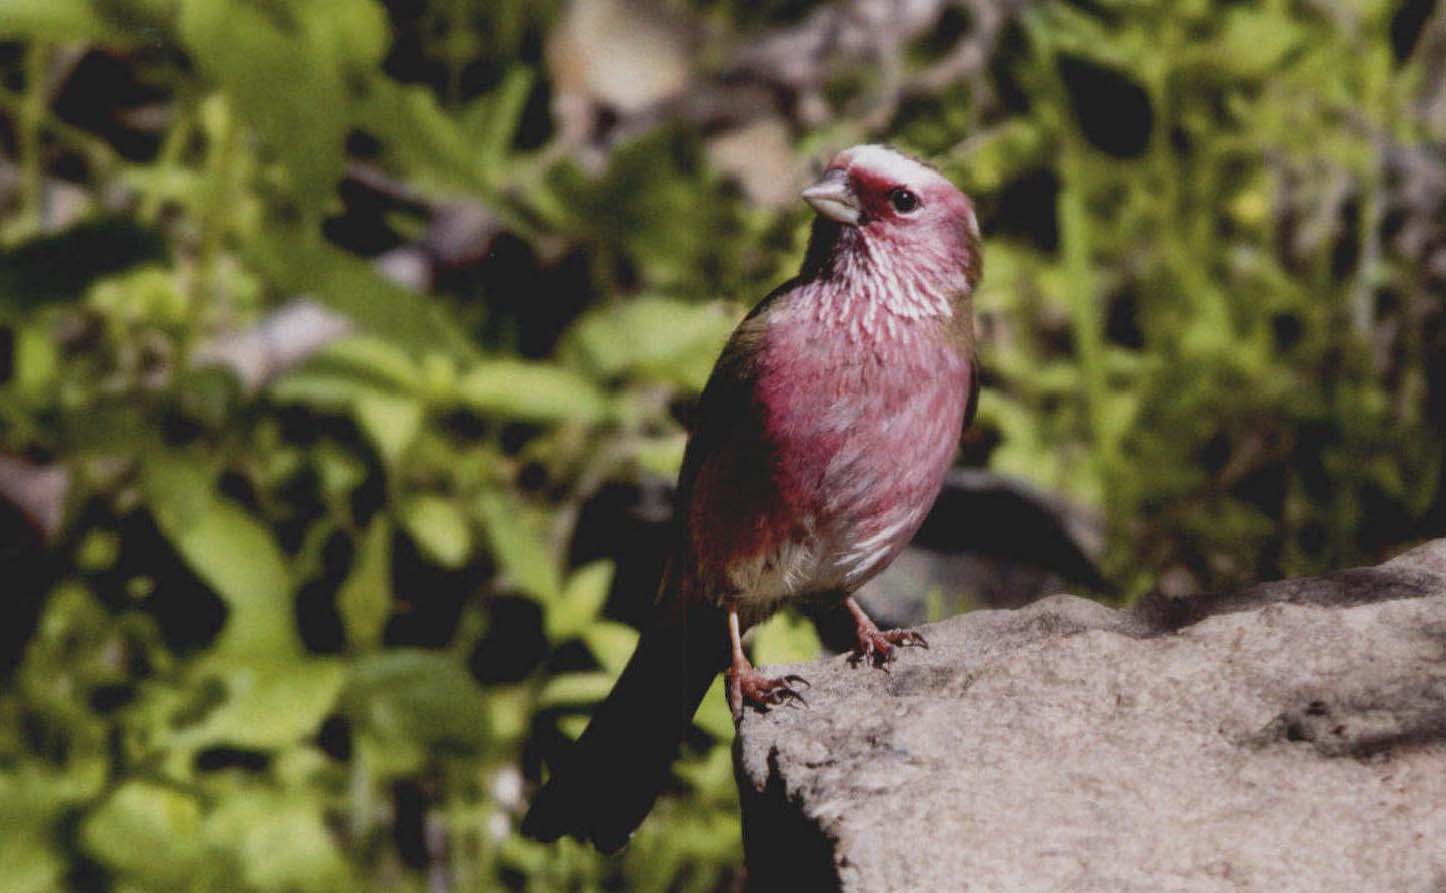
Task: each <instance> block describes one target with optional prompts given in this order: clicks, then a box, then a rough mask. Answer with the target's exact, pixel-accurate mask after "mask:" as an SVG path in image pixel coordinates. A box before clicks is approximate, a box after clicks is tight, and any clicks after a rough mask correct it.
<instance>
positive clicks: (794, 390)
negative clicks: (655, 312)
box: [523, 145, 981, 851]
mask: <svg viewBox="0 0 1446 893" xmlns="http://www.w3.org/2000/svg"><path fill="white" fill-rule="evenodd" d="M803 199H804V200H805V201H807V202H808V203H809V204H810V205H812V206H813V208H814V210H815V211H816V212H817V214H818V216H817V218H816V220H815V221H814V225H813V232H812V235H811V237H810V240H809V245H808V249H807V252H806V254H805V256H804V261H803V266H802V269H801V270H800V271H799V274H798V276H797V277H795V278H794V279H792V280H791V281H789V282H787V283H786V284H784V285H783V286H781V287H779V288H778V289H777V290H775V291H774V292H773V293H772V294H770V295H769V296H768V297H767V298H765V299H764V300H763V302H762V303H760V304H759V305H758V306H757V307H756V308H754V310H753V312H752V313H750V314H749V315H748V317H747V318H746V319H745V320H744V321H743V322H742V323H740V324H739V326H738V328H737V329H736V330H735V331H734V333H733V336H732V338H731V339H730V340H729V342H728V344H727V346H726V347H725V348H724V349H723V353H722V355H721V356H720V357H719V358H718V362H717V365H716V366H715V367H714V369H713V374H712V376H711V378H710V379H709V381H708V384H707V386H706V387H705V388H704V390H703V395H702V397H701V399H700V401H699V405H698V410H697V412H696V414H695V420H696V421H695V424H694V429H693V431H692V436H691V437H690V439H689V441H688V447H687V451H686V453H685V456H684V459H683V470H682V474H681V476H680V478H679V483H678V510H677V522H678V523H676V524H675V531H676V532H675V534H674V542H673V543H671V545H670V550H669V554H670V556H671V557H670V559H669V563H668V567H667V569H666V570H665V572H664V575H663V580H662V584H661V586H660V589H659V596H658V604H657V608H656V611H655V614H656V616H655V619H654V622H653V625H652V626H651V627H650V628H649V629H647V630H645V631H644V633H643V636H642V638H641V639H640V640H639V643H638V646H637V650H636V651H635V652H634V653H633V656H632V658H631V660H630V661H629V662H628V665H627V667H626V668H625V669H624V670H623V673H622V676H621V677H620V678H619V679H618V682H617V684H616V685H615V686H614V687H613V690H612V692H611V693H610V694H609V695H608V697H607V699H606V700H605V701H604V702H603V703H602V704H601V705H600V706H599V707H598V709H597V711H596V712H595V713H594V715H593V718H592V721H591V723H590V724H589V725H588V727H587V730H586V731H585V732H584V733H583V735H582V737H581V738H580V739H579V740H578V744H577V748H576V750H575V751H574V754H573V757H572V759H571V760H570V762H569V763H568V764H567V765H565V766H563V767H562V768H561V771H559V772H557V773H555V774H554V776H553V778H552V780H551V781H550V782H549V783H548V784H547V785H545V786H544V787H543V788H542V789H541V790H540V791H539V792H538V793H537V795H536V796H535V797H534V798H533V804H532V809H531V810H530V812H529V813H528V815H527V818H526V819H525V820H524V822H523V831H524V833H526V834H528V835H530V836H532V837H536V838H538V839H541V840H555V839H556V838H558V837H560V836H561V835H563V834H572V835H574V836H576V837H578V838H580V839H585V840H591V841H593V842H594V843H595V844H596V845H597V846H598V847H599V848H600V849H603V850H605V851H612V850H615V849H617V848H618V847H620V846H622V844H623V843H625V842H626V841H627V838H628V836H629V835H630V834H631V833H632V831H633V830H634V829H635V828H636V827H637V826H638V825H639V824H640V823H641V822H642V820H643V818H644V817H645V816H646V815H647V813H648V811H649V810H650V809H651V808H652V804H653V802H654V801H655V800H656V799H657V796H658V792H659V791H660V790H661V789H662V786H663V785H664V784H665V783H666V781H667V779H668V776H669V772H670V767H671V764H672V761H673V759H674V757H675V756H676V751H677V748H678V745H679V742H680V741H681V739H682V738H683V736H684V735H685V734H686V733H687V730H688V727H689V725H690V723H691V721H692V717H693V714H694V713H695V712H696V711H697V708H698V705H699V703H700V702H701V701H702V699H703V695H704V693H705V692H706V691H707V689H708V687H709V686H710V685H711V684H712V681H713V679H714V677H716V676H717V674H718V672H719V671H720V670H723V671H725V672H726V674H727V677H726V678H727V683H728V685H727V690H728V701H729V705H730V707H731V708H732V710H733V715H734V719H735V720H739V719H741V717H742V714H743V710H744V708H745V707H748V706H752V707H754V708H757V709H767V708H768V707H769V706H772V705H778V704H781V703H784V702H788V701H793V700H798V701H802V697H801V696H800V694H799V693H798V691H797V690H796V688H795V686H796V685H800V684H804V681H803V680H802V679H800V678H799V677H797V676H788V677H776V676H769V675H766V674H765V673H763V672H761V671H760V670H758V669H756V668H755V667H753V666H752V664H750V663H749V661H748V658H747V656H746V655H745V654H744V651H743V644H742V640H741V636H742V634H743V632H744V631H745V630H746V629H747V628H748V627H750V626H752V625H753V624H755V623H759V622H760V621H762V620H764V619H766V618H767V617H768V616H769V615H771V614H772V613H773V612H774V611H775V610H777V609H778V608H780V607H781V606H783V605H784V604H786V603H789V602H797V601H801V600H816V599H823V600H835V601H838V602H842V603H843V604H844V605H845V606H846V607H847V609H848V610H849V611H850V612H851V613H852V615H853V617H854V620H855V623H856V625H857V631H858V644H857V646H856V650H855V655H856V657H857V658H858V659H860V660H868V661H871V662H872V663H874V664H875V665H877V666H882V665H884V664H885V663H887V662H888V661H890V660H892V659H893V658H894V656H895V652H896V649H897V648H898V647H899V646H905V645H921V646H923V645H925V643H924V640H923V638H922V637H921V636H919V634H918V633H915V632H912V631H907V630H891V631H882V630H880V629H879V628H878V627H877V626H875V625H874V623H873V622H872V621H871V620H870V619H869V618H868V615H866V614H865V613H864V611H863V609H862V608H861V607H859V605H858V603H857V602H856V601H855V600H854V598H853V593H854V592H855V591H856V590H857V589H858V588H859V587H860V586H862V585H863V584H864V583H866V582H867V581H868V580H870V579H872V578H873V577H874V576H875V575H877V574H878V573H879V572H880V571H882V570H883V569H884V568H885V567H887V566H888V565H889V563H890V562H891V561H893V560H894V558H895V557H896V556H897V555H898V554H899V552H900V551H901V550H902V549H903V548H904V546H905V545H906V544H907V543H908V542H909V540H910V539H911V538H912V537H913V535H914V533H915V531H917V530H918V528H919V525H920V524H921V523H922V522H923V520H924V516H925V515H926V514H928V512H929V509H930V507H931V506H932V505H933V503H934V499H935V497H936V496H937V495H938V493H939V488H940V485H941V484H942V482H943V478H944V474H945V472H946V471H947V470H948V468H949V466H950V464H951V463H952V461H953V457H954V453H955V449H956V447H957V444H958V441H959V436H960V433H961V432H962V430H963V429H964V428H965V427H967V426H968V424H969V422H970V420H971V419H972V417H973V414H974V406H975V403H976V400H977V398H978V392H979V374H978V367H977V363H976V359H975V350H974V322H973V315H972V310H971V298H972V296H973V293H974V288H975V286H976V285H977V283H978V281H979V277H980V273H981V265H980V241H979V225H978V222H977V221H976V219H975V216H974V209H973V206H972V205H971V204H970V202H969V199H968V198H967V197H966V196H965V195H964V194H963V193H962V192H960V191H959V190H958V189H957V188H956V187H955V186H954V185H953V184H952V183H950V182H949V181H948V180H947V179H945V178H944V177H943V176H942V175H941V174H940V173H939V172H938V171H936V170H935V169H934V168H932V167H930V166H928V165H926V164H924V163H923V162H920V161H918V160H916V159H914V158H911V157H909V156H907V155H904V154H903V153H900V152H898V151H895V150H893V149H890V148H887V147H884V146H874V145H868V146H856V147H854V148H852V149H848V150H846V151H844V152H841V153H839V154H838V155H837V156H835V157H834V158H833V160H832V161H831V162H830V163H829V165H828V167H827V169H826V170H825V171H824V174H823V177H822V179H820V180H819V181H818V182H817V183H816V184H814V185H813V186H810V187H809V188H808V189H806V190H804V192H803Z"/></svg>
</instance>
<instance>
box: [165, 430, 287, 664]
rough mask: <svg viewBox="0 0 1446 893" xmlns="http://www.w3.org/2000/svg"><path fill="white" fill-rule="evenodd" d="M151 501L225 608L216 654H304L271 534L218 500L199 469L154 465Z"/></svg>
mask: <svg viewBox="0 0 1446 893" xmlns="http://www.w3.org/2000/svg"><path fill="white" fill-rule="evenodd" d="M146 483H147V488H146V489H147V493H148V494H149V495H150V496H151V498H152V504H153V506H154V507H155V508H156V520H157V522H158V523H159V525H160V527H161V529H162V530H163V531H164V532H165V533H166V536H167V537H169V538H170V540H171V542H172V543H173V544H174V545H175V547H176V550H177V551H178V552H179V553H180V554H181V557H182V558H183V559H184V560H185V562H186V563H187V564H188V565H190V566H191V569H192V570H194V571H195V572H196V575H197V576H199V577H200V578H201V579H202V580H204V581H205V582H206V585H208V586H209V587H211V589H212V590H213V591H214V592H215V593H216V594H217V595H218V596H220V597H221V599H222V600H223V601H225V602H226V607H227V608H228V611H227V615H226V627H225V629H224V630H223V631H222V634H221V639H220V641H219V642H218V644H217V646H216V648H215V653H217V654H221V655H226V656H229V657H246V656H253V655H259V654H276V653H282V654H291V653H296V652H299V650H300V642H299V641H298V639H297V636H296V633H295V628H294V626H293V624H292V604H291V595H292V588H293V587H292V581H291V578H290V575H289V574H288V573H287V569H286V568H287V564H286V558H285V556H284V555H283V554H282V552H281V549H280V548H279V547H278V546H277V544H276V541H275V540H274V539H273V538H272V536H271V532H270V530H269V529H267V528H266V527H264V526H262V525H261V524H260V523H258V522H257V521H256V520H255V519H253V518H252V517H251V516H250V515H249V514H247V513H246V511H245V510H244V509H242V508H240V507H239V506H237V505H235V504H233V503H230V502H226V501H223V500H220V499H217V498H215V497H214V495H213V494H212V493H211V489H210V488H211V484H210V477H209V473H208V472H207V471H206V470H204V468H203V466H201V465H200V464H199V462H196V461H192V460H185V459H178V458H176V457H173V456H157V457H153V458H152V459H151V460H150V461H149V462H148V463H147V466H146Z"/></svg>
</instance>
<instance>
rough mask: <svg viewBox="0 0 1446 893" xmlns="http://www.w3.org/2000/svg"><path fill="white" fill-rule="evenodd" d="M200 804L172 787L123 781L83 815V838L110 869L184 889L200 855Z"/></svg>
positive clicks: (166, 886)
mask: <svg viewBox="0 0 1446 893" xmlns="http://www.w3.org/2000/svg"><path fill="white" fill-rule="evenodd" d="M200 828H201V807H200V805H199V804H198V803H197V802H196V800H195V799H193V798H192V797H189V796H187V795H185V794H182V793H180V792H178V791H175V790H172V789H171V788H166V787H161V786H160V785H158V784H153V783H151V782H144V781H129V782H126V783H125V784H123V785H121V786H120V787H119V788H117V789H116V791H115V792H114V793H113V794H111V796H110V797H109V798H107V799H106V801H105V802H104V803H102V804H101V806H100V808H98V809H96V810H95V811H94V812H92V813H91V814H90V816H89V817H88V818H87V819H86V820H85V823H84V824H83V825H82V826H81V835H80V836H81V841H82V842H83V844H84V846H85V849H86V850H87V851H88V852H89V853H90V855H91V856H93V857H94V858H95V859H97V860H98V861H100V862H101V863H103V864H104V865H106V866H107V867H108V868H110V869H111V870H112V871H117V872H120V873H121V874H124V875H130V876H133V877H135V878H136V879H138V880H144V881H147V882H149V883H151V884H156V885H162V886H163V888H165V889H181V888H182V886H183V884H184V882H185V880H186V878H188V877H189V876H190V875H191V874H192V872H193V871H194V870H195V868H196V865H197V863H198V861H199V860H200V858H201V855H202V848H201V843H200V840H199V838H198V832H199V831H200Z"/></svg>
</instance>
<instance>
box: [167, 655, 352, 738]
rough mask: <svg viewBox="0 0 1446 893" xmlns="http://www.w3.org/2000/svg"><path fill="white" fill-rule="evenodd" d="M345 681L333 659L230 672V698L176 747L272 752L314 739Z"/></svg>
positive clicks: (185, 732) (182, 733)
mask: <svg viewBox="0 0 1446 893" xmlns="http://www.w3.org/2000/svg"><path fill="white" fill-rule="evenodd" d="M344 681H345V671H344V670H343V668H342V665H341V664H340V663H338V662H337V661H334V660H322V659H295V660H289V661H280V662H275V661H273V662H271V663H268V664H258V665H255V666H251V665H239V666H234V667H228V668H227V671H226V674H225V677H224V683H225V687H226V698H225V700H223V701H222V702H221V703H220V704H218V705H216V706H215V707H214V708H212V709H211V710H210V712H208V713H206V714H205V716H204V717H203V718H202V719H201V721H200V722H199V723H197V724H195V725H192V726H185V727H182V728H181V729H180V730H179V731H177V733H176V734H175V735H174V736H173V738H172V740H171V744H172V746H173V747H176V748H181V749H186V750H191V749H198V748H202V747H210V746H214V745H218V744H225V745H229V746H232V747H239V748H247V749H252V750H271V749H274V748H279V747H284V746H286V745H288V744H292V743H294V742H296V741H300V740H301V739H303V738H307V737H310V736H311V735H314V734H315V733H316V730H317V729H318V728H320V727H321V722H322V720H323V719H325V718H326V715H327V714H328V713H330V712H331V710H332V707H333V705H334V704H335V703H336V699H337V695H338V694H339V693H340V691H341V687H342V684H343V682H344Z"/></svg>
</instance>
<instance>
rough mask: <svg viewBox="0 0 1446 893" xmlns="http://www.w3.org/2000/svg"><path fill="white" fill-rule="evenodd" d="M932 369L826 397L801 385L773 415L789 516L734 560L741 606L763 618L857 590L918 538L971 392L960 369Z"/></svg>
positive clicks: (781, 486) (784, 502)
mask: <svg viewBox="0 0 1446 893" xmlns="http://www.w3.org/2000/svg"><path fill="white" fill-rule="evenodd" d="M930 371H931V372H932V373H933V375H932V377H931V378H930V379H927V380H923V381H922V382H919V381H918V380H915V381H908V380H905V381H903V382H901V383H899V384H897V385H896V386H894V387H863V388H857V389H852V390H845V391H843V392H838V391H835V392H834V393H833V394H831V395H824V399H822V400H821V399H819V398H818V395H817V394H816V393H815V394H814V395H808V394H802V393H801V394H799V395H797V397H798V402H797V403H796V404H795V405H793V406H784V407H782V409H781V410H780V411H779V412H778V413H776V414H775V416H774V417H773V419H772V421H773V423H774V425H773V427H772V431H771V433H772V434H773V441H774V449H775V455H776V461H777V465H776V469H775V482H776V485H777V487H778V492H779V495H780V504H781V505H783V506H784V507H785V511H786V514H787V515H788V517H790V518H791V519H792V522H793V523H792V524H791V533H790V535H788V536H786V537H784V538H783V539H782V540H781V542H780V543H779V544H778V545H777V546H776V547H775V548H771V549H768V550H766V551H765V552H763V553H761V554H759V555H756V556H751V557H750V558H749V559H747V560H745V561H742V562H739V563H738V564H737V565H735V566H734V569H733V570H734V580H735V583H736V584H737V586H738V592H739V598H738V600H739V602H740V604H747V605H749V606H751V607H752V608H753V609H754V610H756V611H757V612H758V613H759V614H760V615H764V616H766V614H767V613H769V612H771V611H772V610H773V608H774V607H776V606H777V604H778V603H779V602H781V601H785V600H789V599H792V598H796V597H799V596H804V595H808V594H812V593H821V592H826V591H833V590H838V591H844V592H851V591H852V590H854V589H856V588H858V587H859V586H861V585H863V583H864V582H866V581H867V580H868V579H870V578H871V577H873V576H874V575H875V574H877V573H878V572H880V571H881V570H883V569H884V568H885V567H886V566H888V564H889V562H890V561H892V560H893V558H894V556H896V555H897V554H898V552H899V551H900V550H901V549H902V548H903V547H904V546H905V545H906V544H907V543H908V541H909V540H910V539H911V538H912V537H913V535H914V533H915V531H917V530H918V528H919V525H920V524H922V523H923V520H924V517H925V516H926V515H927V514H928V512H929V509H930V507H931V506H932V505H933V502H934V498H935V496H937V495H938V492H939V487H940V484H941V482H942V480H943V476H944V473H945V472H946V471H947V469H948V467H949V465H950V462H951V460H952V458H953V455H954V450H955V447H956V445H957V443H958V438H959V432H960V428H961V426H962V424H963V413H964V402H965V399H966V387H965V384H967V383H961V382H960V381H959V380H958V378H959V376H958V375H955V374H951V373H953V371H954V370H952V369H951V368H949V367H947V366H945V368H942V369H941V368H939V367H938V366H935V367H933V368H932V369H931V370H930ZM829 396H831V397H832V399H831V400H828V399H827V398H828V397H829ZM750 613H751V612H750Z"/></svg>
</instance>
